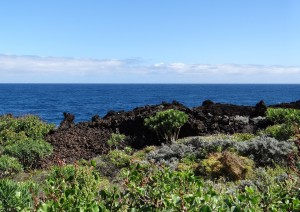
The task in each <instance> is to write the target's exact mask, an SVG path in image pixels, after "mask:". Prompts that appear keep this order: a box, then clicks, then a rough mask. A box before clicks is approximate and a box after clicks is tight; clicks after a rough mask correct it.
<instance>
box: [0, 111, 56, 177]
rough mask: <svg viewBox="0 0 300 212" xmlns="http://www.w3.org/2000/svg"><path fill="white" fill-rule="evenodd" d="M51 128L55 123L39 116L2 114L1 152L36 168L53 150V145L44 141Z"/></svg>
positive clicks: (29, 166) (27, 166)
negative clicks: (45, 121)
mask: <svg viewBox="0 0 300 212" xmlns="http://www.w3.org/2000/svg"><path fill="white" fill-rule="evenodd" d="M51 129H54V125H51V124H47V123H44V122H43V121H41V120H40V119H39V118H38V117H37V116H31V115H28V116H24V117H18V118H15V117H13V116H11V115H5V116H1V117H0V153H1V154H7V155H9V156H11V157H15V158H17V159H18V160H19V162H20V163H21V164H22V165H23V166H24V168H26V169H28V168H35V166H36V165H37V162H38V161H39V160H40V159H41V158H43V157H44V156H47V155H49V154H51V152H52V147H51V145H50V144H49V143H47V142H45V141H44V137H45V135H46V134H47V133H48V132H49V131H50V130H51ZM10 161H11V160H10ZM6 172H10V171H9V170H6Z"/></svg>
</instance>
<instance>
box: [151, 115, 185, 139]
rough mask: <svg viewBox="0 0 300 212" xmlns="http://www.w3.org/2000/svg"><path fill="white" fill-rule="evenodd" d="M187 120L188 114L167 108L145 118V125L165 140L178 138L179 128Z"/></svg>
mask: <svg viewBox="0 0 300 212" xmlns="http://www.w3.org/2000/svg"><path fill="white" fill-rule="evenodd" d="M187 120H188V115H187V114H185V113H184V112H182V111H179V110H174V109H168V110H165V111H161V112H158V113H156V114H155V116H151V117H149V118H146V119H145V125H146V126H148V127H149V128H150V129H152V130H154V131H155V132H156V133H157V134H158V136H159V137H162V138H163V139H164V140H165V141H167V142H171V143H172V142H174V141H176V140H177V139H178V136H179V132H180V128H181V127H182V125H184V124H185V123H186V122H187Z"/></svg>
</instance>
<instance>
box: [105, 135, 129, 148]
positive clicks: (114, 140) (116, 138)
mask: <svg viewBox="0 0 300 212" xmlns="http://www.w3.org/2000/svg"><path fill="white" fill-rule="evenodd" d="M125 138H126V136H125V135H123V134H119V133H112V134H111V137H110V139H108V141H107V144H108V145H109V147H110V150H111V149H112V147H113V146H114V147H115V149H118V144H120V143H121V142H122V141H124V140H125Z"/></svg>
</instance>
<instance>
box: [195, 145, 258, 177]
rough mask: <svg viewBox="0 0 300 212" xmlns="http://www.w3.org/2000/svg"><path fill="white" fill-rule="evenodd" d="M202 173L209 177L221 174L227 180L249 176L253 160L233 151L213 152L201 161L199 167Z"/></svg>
mask: <svg viewBox="0 0 300 212" xmlns="http://www.w3.org/2000/svg"><path fill="white" fill-rule="evenodd" d="M199 168H200V169H202V170H201V172H202V174H204V175H206V176H209V177H217V178H218V177H220V176H223V177H224V178H225V179H228V180H241V179H245V178H246V177H249V176H250V175H251V174H252V172H253V168H254V162H253V161H251V160H250V159H248V158H246V157H241V156H239V155H237V154H236V153H233V152H228V151H225V152H222V153H213V154H210V155H209V157H208V158H207V159H205V160H202V161H201V165H200V167H199Z"/></svg>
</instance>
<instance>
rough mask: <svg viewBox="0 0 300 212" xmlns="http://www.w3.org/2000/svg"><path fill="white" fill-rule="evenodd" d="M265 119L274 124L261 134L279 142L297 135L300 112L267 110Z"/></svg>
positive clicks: (293, 110) (295, 110) (276, 109)
mask: <svg viewBox="0 0 300 212" xmlns="http://www.w3.org/2000/svg"><path fill="white" fill-rule="evenodd" d="M267 118H268V119H269V120H271V121H273V122H274V123H275V125H274V126H270V127H268V128H267V129H266V130H265V131H263V133H266V134H267V135H269V136H272V137H274V138H276V139H279V140H287V139H289V138H290V137H292V136H294V135H296V134H299V133H300V132H299V126H300V110H297V109H284V108H268V110H267Z"/></svg>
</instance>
